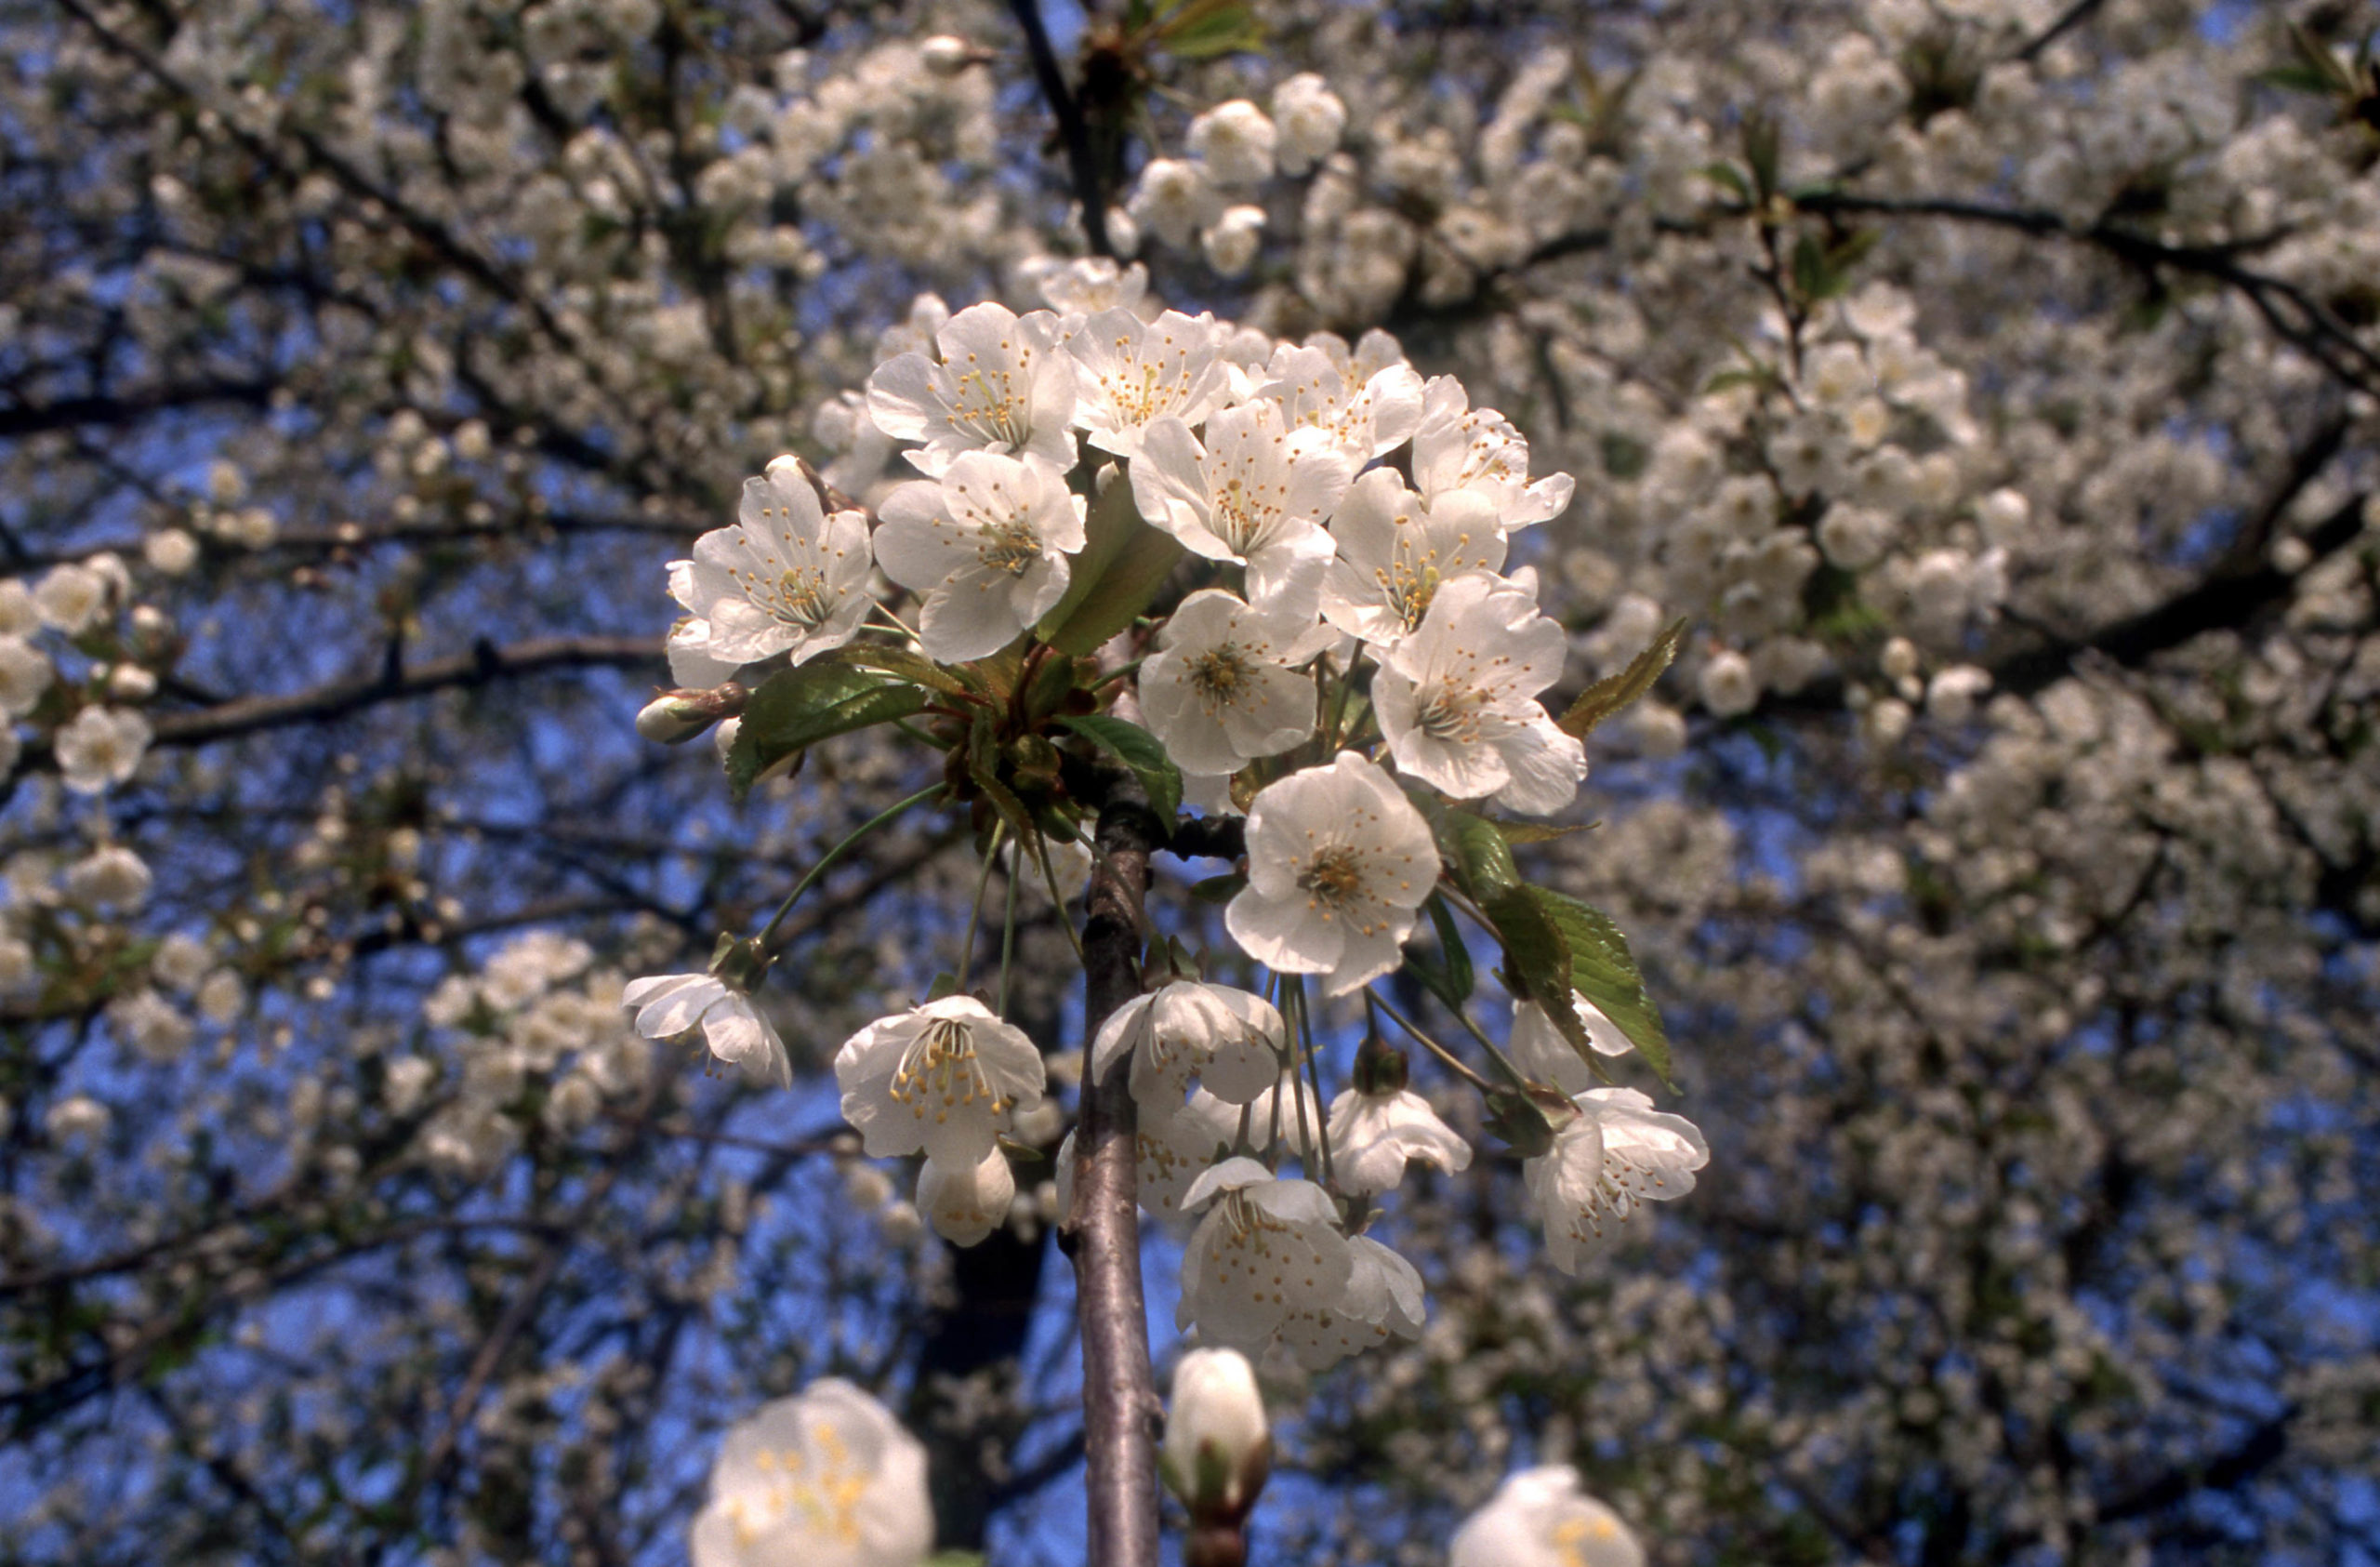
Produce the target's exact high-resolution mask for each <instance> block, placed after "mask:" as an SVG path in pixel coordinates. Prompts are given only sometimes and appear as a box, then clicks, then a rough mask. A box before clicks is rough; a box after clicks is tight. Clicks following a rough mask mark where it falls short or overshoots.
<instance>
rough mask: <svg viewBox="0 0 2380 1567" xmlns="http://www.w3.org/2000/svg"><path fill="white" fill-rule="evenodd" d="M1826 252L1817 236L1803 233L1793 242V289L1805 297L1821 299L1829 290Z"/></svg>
mask: <svg viewBox="0 0 2380 1567" xmlns="http://www.w3.org/2000/svg"><path fill="white" fill-rule="evenodd" d="M1828 285H1829V277H1828V272H1827V267H1826V254H1825V252H1823V251H1821V250H1820V249H1819V248H1818V235H1816V234H1806V233H1805V234H1804V235H1803V236H1802V237H1801V238H1799V239H1797V240H1795V241H1794V242H1793V291H1794V292H1795V293H1797V294H1799V295H1800V296H1801V297H1802V298H1803V299H1825V298H1826V297H1827V294H1828V292H1829V286H1828Z"/></svg>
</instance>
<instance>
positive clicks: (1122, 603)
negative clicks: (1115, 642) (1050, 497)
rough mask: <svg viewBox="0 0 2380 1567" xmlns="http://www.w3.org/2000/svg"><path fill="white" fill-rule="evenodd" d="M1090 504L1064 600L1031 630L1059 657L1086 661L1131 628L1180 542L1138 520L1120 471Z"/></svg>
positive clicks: (1167, 572) (1176, 558)
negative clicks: (1066, 656)
mask: <svg viewBox="0 0 2380 1567" xmlns="http://www.w3.org/2000/svg"><path fill="white" fill-rule="evenodd" d="M1110 471H1111V472H1115V474H1116V476H1115V477H1114V478H1113V479H1111V480H1110V481H1109V482H1108V485H1107V487H1106V488H1105V489H1104V490H1102V491H1100V493H1099V495H1098V497H1097V498H1095V499H1093V500H1092V501H1091V510H1090V512H1089V514H1088V515H1087V516H1086V517H1085V518H1084V519H1083V547H1082V550H1081V551H1080V552H1079V553H1078V554H1077V555H1076V556H1075V557H1074V562H1073V566H1072V570H1073V574H1074V575H1073V576H1072V577H1071V578H1068V579H1067V582H1066V591H1065V595H1064V597H1062V598H1061V599H1059V600H1058V602H1057V604H1055V605H1054V606H1053V607H1052V608H1051V611H1050V613H1049V614H1047V615H1044V616H1043V617H1041V624H1040V625H1039V626H1038V628H1036V630H1037V632H1038V635H1039V636H1040V638H1041V640H1042V641H1043V642H1046V643H1048V644H1050V645H1051V646H1052V647H1055V648H1056V649H1058V651H1060V652H1061V653H1071V654H1073V655H1075V657H1078V658H1087V657H1091V655H1092V654H1093V653H1096V652H1098V651H1099V648H1100V644H1103V643H1104V642H1105V641H1106V640H1107V639H1108V638H1109V637H1112V636H1114V635H1115V634H1116V633H1117V632H1118V631H1122V630H1123V629H1124V628H1125V627H1127V626H1130V625H1131V623H1132V622H1133V620H1134V619H1136V618H1138V617H1139V616H1140V613H1141V611H1143V610H1144V609H1146V608H1147V607H1148V606H1149V601H1150V600H1151V599H1153V598H1155V597H1157V590H1158V589H1159V588H1162V587H1164V586H1165V579H1166V578H1168V577H1170V576H1172V575H1173V567H1174V563H1175V562H1177V561H1179V560H1181V559H1182V541H1181V540H1180V539H1178V538H1174V537H1173V536H1172V535H1171V534H1170V533H1167V532H1166V531H1164V530H1163V529H1162V528H1154V527H1151V526H1149V525H1148V524H1147V523H1145V522H1144V521H1143V520H1142V518H1141V513H1140V509H1139V508H1137V507H1135V506H1134V505H1133V504H1132V486H1131V485H1130V484H1128V483H1126V482H1125V479H1124V476H1123V474H1122V473H1121V472H1120V471H1114V470H1110Z"/></svg>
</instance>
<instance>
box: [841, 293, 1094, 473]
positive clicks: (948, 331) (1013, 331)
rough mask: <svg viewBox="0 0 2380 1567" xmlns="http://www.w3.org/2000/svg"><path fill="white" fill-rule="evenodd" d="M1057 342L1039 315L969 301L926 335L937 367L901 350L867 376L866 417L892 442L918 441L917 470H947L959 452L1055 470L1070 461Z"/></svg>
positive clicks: (1067, 377)
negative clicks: (1036, 461) (1025, 460)
mask: <svg viewBox="0 0 2380 1567" xmlns="http://www.w3.org/2000/svg"><path fill="white" fill-rule="evenodd" d="M1057 339H1058V318H1057V317H1056V316H1055V315H1053V314H1051V312H1048V311H1035V312H1032V313H1030V314H1028V315H1018V314H1016V313H1015V312H1012V311H1011V310H1009V309H1008V308H1007V307H1005V306H1002V305H996V304H990V303H985V304H980V305H970V306H969V307H968V308H967V309H965V310H963V311H960V312H959V313H958V314H957V315H954V316H952V317H951V318H950V319H949V320H948V321H947V322H945V323H944V324H943V326H942V329H941V330H940V331H938V332H936V333H935V334H934V346H935V347H936V348H938V349H939V350H940V351H941V352H942V360H941V363H939V364H936V363H935V362H934V361H933V360H932V359H929V358H927V357H926V356H925V355H924V354H922V353H904V354H901V355H900V356H898V357H897V358H894V359H893V360H892V361H890V362H889V363H887V364H885V365H882V366H881V367H879V369H878V370H877V372H876V374H874V375H873V376H870V377H869V378H868V380H867V413H868V417H869V418H872V419H874V420H875V421H876V427H877V428H878V429H879V430H881V431H883V432H884V433H885V434H887V435H890V436H892V437H893V439H894V440H896V441H922V442H924V443H925V445H924V447H923V449H921V450H919V451H914V452H911V453H909V454H908V456H909V460H910V462H912V463H913V464H915V465H916V466H917V468H918V471H919V472H922V473H928V474H932V475H936V476H939V475H941V474H943V473H945V472H946V471H949V468H950V465H951V463H952V461H953V460H955V459H956V458H958V457H959V454H960V453H961V452H995V453H1002V454H1006V455H1010V456H1018V457H1024V456H1030V457H1037V458H1041V459H1042V460H1043V461H1045V462H1048V463H1051V464H1053V465H1055V467H1056V468H1057V469H1058V470H1059V471H1061V472H1063V471H1065V470H1066V469H1068V468H1071V467H1073V466H1074V461H1075V438H1074V435H1073V434H1072V433H1071V432H1069V431H1068V430H1067V429H1066V421H1067V420H1068V419H1070V418H1073V417H1074V411H1075V369H1074V361H1073V360H1071V359H1070V358H1068V357H1067V356H1066V354H1065V353H1064V352H1062V351H1061V350H1060V349H1059V347H1058V340H1057Z"/></svg>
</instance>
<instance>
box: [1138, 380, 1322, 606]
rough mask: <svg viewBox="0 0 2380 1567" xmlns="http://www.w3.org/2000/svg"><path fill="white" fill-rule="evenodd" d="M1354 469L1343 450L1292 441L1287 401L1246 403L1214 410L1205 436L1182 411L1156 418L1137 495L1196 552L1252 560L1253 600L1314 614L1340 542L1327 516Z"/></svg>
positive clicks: (1145, 512) (1146, 438)
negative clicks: (1328, 528) (1328, 529)
mask: <svg viewBox="0 0 2380 1567" xmlns="http://www.w3.org/2000/svg"><path fill="white" fill-rule="evenodd" d="M1354 472H1355V470H1354V468H1353V466H1352V465H1351V464H1350V463H1349V462H1348V460H1347V458H1345V457H1344V456H1343V455H1342V454H1341V453H1339V452H1338V451H1336V450H1329V449H1316V450H1311V451H1295V450H1292V449H1291V446H1290V443H1289V432H1288V429H1287V427H1286V426H1285V425H1284V424H1283V422H1282V418H1281V411H1280V409H1279V408H1278V407H1277V406H1276V405H1273V404H1271V403H1265V402H1257V403H1247V404H1242V405H1240V406H1238V407H1236V408H1225V409H1223V410H1222V411H1221V412H1219V413H1217V414H1215V415H1213V416H1212V417H1211V418H1209V419H1208V420H1207V428H1206V434H1205V439H1204V440H1203V442H1202V441H1201V440H1200V438H1199V437H1198V436H1196V435H1193V434H1192V433H1191V432H1190V427H1189V425H1188V424H1186V423H1184V422H1183V420H1181V419H1179V418H1160V419H1157V420H1156V421H1155V422H1153V423H1152V424H1150V426H1149V427H1148V429H1147V430H1146V431H1144V432H1143V433H1142V436H1141V451H1140V456H1139V457H1137V458H1134V459H1133V461H1132V499H1133V500H1134V502H1135V503H1136V504H1138V506H1139V507H1140V510H1141V515H1142V516H1144V517H1145V518H1147V519H1148V521H1149V522H1150V523H1151V524H1153V525H1156V526H1157V527H1161V528H1163V529H1165V531H1166V532H1168V533H1170V534H1171V535H1173V536H1174V537H1175V538H1179V539H1180V540H1182V542H1183V546H1184V547H1186V548H1187V549H1188V550H1189V551H1191V552H1192V553H1193V554H1197V555H1203V556H1205V557H1206V558H1207V559H1209V560H1210V561H1236V562H1239V563H1241V564H1245V565H1246V566H1247V567H1248V601H1249V603H1250V604H1252V605H1254V606H1255V607H1257V608H1259V609H1262V610H1265V611H1268V612H1270V613H1274V614H1277V615H1279V616H1281V617H1282V618H1286V619H1292V620H1297V619H1302V620H1312V619H1313V618H1315V616H1316V614H1317V613H1318V612H1319V606H1320V604H1321V598H1322V574H1323V572H1324V571H1325V570H1326V569H1328V568H1329V564H1330V557H1331V554H1332V551H1333V549H1334V546H1333V545H1332V544H1331V542H1330V536H1329V534H1327V533H1325V532H1324V531H1323V528H1322V523H1323V519H1324V518H1326V517H1328V516H1329V515H1330V513H1331V511H1333V510H1334V509H1335V508H1337V506H1338V504H1339V501H1340V498H1341V497H1342V496H1344V495H1345V494H1346V493H1347V485H1348V482H1349V480H1350V479H1351V478H1352V476H1353V475H1354Z"/></svg>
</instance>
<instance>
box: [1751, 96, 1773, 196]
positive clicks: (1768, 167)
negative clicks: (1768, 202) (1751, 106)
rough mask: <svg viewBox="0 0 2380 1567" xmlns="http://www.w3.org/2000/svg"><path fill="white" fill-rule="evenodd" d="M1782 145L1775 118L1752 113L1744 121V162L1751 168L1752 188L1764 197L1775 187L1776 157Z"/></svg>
mask: <svg viewBox="0 0 2380 1567" xmlns="http://www.w3.org/2000/svg"><path fill="white" fill-rule="evenodd" d="M1781 145H1782V138H1781V137H1780V136H1779V134H1778V125H1777V122H1776V121H1775V120H1772V119H1770V118H1769V117H1768V116H1767V115H1765V114H1754V115H1752V116H1751V117H1749V118H1747V119H1746V120H1745V121H1744V162H1745V163H1746V164H1747V165H1749V166H1751V168H1752V189H1753V190H1755V191H1757V192H1759V193H1760V194H1761V195H1762V196H1763V197H1764V198H1765V197H1766V196H1767V194H1768V193H1770V192H1771V191H1774V190H1775V189H1777V158H1778V151H1779V149H1780V147H1781Z"/></svg>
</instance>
